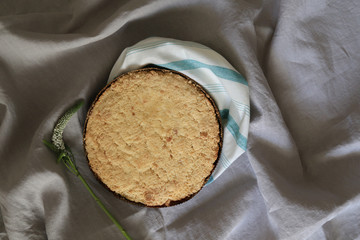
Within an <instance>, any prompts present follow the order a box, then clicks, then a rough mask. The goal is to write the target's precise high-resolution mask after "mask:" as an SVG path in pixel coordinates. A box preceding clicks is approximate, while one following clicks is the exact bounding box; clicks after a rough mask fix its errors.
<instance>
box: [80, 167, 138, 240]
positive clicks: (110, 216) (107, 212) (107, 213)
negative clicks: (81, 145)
mask: <svg viewBox="0 0 360 240" xmlns="http://www.w3.org/2000/svg"><path fill="white" fill-rule="evenodd" d="M77 176H78V178H79V179H80V180H81V182H82V183H83V184H84V186H85V187H86V189H87V190H88V191H89V193H90V194H91V196H92V197H93V198H94V200H95V201H96V202H97V204H98V205H99V206H100V207H101V209H102V210H103V211H104V212H105V213H106V215H107V216H108V217H109V218H110V219H111V220H112V221H113V223H114V224H115V225H116V226H117V228H118V229H119V230H120V231H121V233H122V234H123V235H124V236H125V238H126V239H127V240H131V237H130V236H129V235H128V234H127V232H126V231H125V230H124V229H123V227H122V226H121V225H120V224H119V222H118V221H117V220H116V219H115V217H114V216H113V215H111V213H110V212H109V210H107V208H106V207H105V205H104V204H103V203H102V202H101V200H100V199H99V198H98V197H97V196H96V195H95V193H94V192H93V190H92V189H91V188H90V186H89V184H88V183H87V182H86V181H85V179H84V178H83V176H81V174H80V173H79V172H78V174H77Z"/></svg>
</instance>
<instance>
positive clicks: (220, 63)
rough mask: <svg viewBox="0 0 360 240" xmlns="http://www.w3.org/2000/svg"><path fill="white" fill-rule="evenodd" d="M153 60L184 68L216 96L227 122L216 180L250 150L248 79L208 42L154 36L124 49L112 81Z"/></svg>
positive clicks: (223, 118)
mask: <svg viewBox="0 0 360 240" xmlns="http://www.w3.org/2000/svg"><path fill="white" fill-rule="evenodd" d="M149 64H155V65H158V66H160V67H165V68H168V69H172V70H176V71H179V72H182V73H183V74H185V75H187V76H189V77H190V78H192V79H193V80H195V81H197V82H198V83H199V84H200V85H202V86H203V87H204V88H205V89H206V91H207V92H208V93H209V94H210V95H211V96H212V97H213V99H214V100H215V102H216V104H217V106H218V108H219V110H220V115H221V118H222V123H223V126H224V142H223V149H222V153H221V156H220V159H219V163H218V165H217V167H216V168H215V170H214V172H213V174H212V176H211V177H210V179H209V181H208V183H210V182H212V181H214V180H215V179H216V178H218V177H219V176H220V175H221V174H222V173H223V172H224V171H225V169H227V168H228V167H229V166H230V164H231V163H232V162H234V161H235V160H236V159H237V158H239V156H240V155H241V154H243V153H244V152H245V150H246V144H247V136H248V129H249V121H250V107H249V88H248V84H247V82H246V80H245V79H244V77H243V76H242V75H241V74H240V73H238V72H237V71H236V70H235V68H234V67H232V66H231V65H230V63H229V62H227V61H226V60H225V59H224V58H223V57H222V56H221V55H220V54H218V53H216V52H215V51H213V50H212V49H210V48H208V47H206V46H204V45H201V44H198V43H194V42H188V41H179V40H175V39H169V38H160V37H151V38H147V39H145V40H143V41H140V42H138V43H137V44H135V45H133V46H131V47H128V48H126V49H125V50H124V51H123V52H122V53H121V55H120V57H119V58H118V60H117V61H116V63H115V65H114V67H113V69H112V70H111V73H110V77H109V81H112V80H113V79H114V78H115V77H117V76H118V75H120V74H122V73H125V72H128V71H131V70H135V69H138V68H141V67H144V66H146V65H149Z"/></svg>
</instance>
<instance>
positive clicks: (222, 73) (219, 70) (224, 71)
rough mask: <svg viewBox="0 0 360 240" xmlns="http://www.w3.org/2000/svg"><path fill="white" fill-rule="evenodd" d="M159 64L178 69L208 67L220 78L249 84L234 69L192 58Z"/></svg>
mask: <svg viewBox="0 0 360 240" xmlns="http://www.w3.org/2000/svg"><path fill="white" fill-rule="evenodd" d="M158 65H159V66H160V67H164V68H169V69H172V70H176V71H183V70H191V69H197V68H207V69H209V70H211V71H212V72H213V73H214V74H215V75H216V76H218V77H220V78H223V79H226V80H230V81H233V82H237V83H241V84H244V85H246V86H247V85H248V83H247V82H246V80H245V78H244V77H243V76H242V75H241V74H240V73H238V72H236V71H234V70H232V69H229V68H224V67H220V66H215V65H209V64H205V63H202V62H199V61H196V60H192V59H186V60H180V61H175V62H170V63H165V64H158Z"/></svg>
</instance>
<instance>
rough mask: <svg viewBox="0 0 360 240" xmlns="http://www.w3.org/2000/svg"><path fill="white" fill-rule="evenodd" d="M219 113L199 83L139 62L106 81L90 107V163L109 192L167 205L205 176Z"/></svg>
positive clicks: (216, 146)
mask: <svg viewBox="0 0 360 240" xmlns="http://www.w3.org/2000/svg"><path fill="white" fill-rule="evenodd" d="M222 134H223V133H222V128H221V119H220V115H219V111H218V109H217V107H216V105H215V103H214V101H213V100H212V98H211V97H210V96H209V95H208V94H207V93H206V92H205V91H204V89H203V88H202V87H201V86H200V85H199V84H197V83H196V82H195V81H193V80H191V79H190V78H188V77H187V76H185V75H183V74H181V73H179V72H175V71H172V70H167V69H160V68H143V69H139V70H135V71H131V72H128V73H125V74H123V75H121V76H119V77H117V78H116V79H115V80H114V81H112V82H111V83H109V84H108V85H107V86H106V87H105V88H104V89H103V90H102V91H101V92H100V93H99V94H98V96H97V98H96V99H95V101H94V103H93V104H92V106H91V108H90V110H89V111H88V115H87V119H86V122H85V129H84V147H85V151H86V154H87V158H88V161H89V166H90V169H91V170H92V171H93V172H94V174H95V176H96V177H97V178H98V179H99V180H100V181H101V182H102V183H103V184H104V185H105V186H106V187H107V188H108V189H109V190H111V191H112V192H113V193H115V194H116V195H118V196H121V197H123V198H125V199H127V200H129V201H131V202H135V203H140V204H143V205H146V206H150V207H165V206H171V205H175V204H178V203H181V202H184V201H186V200H188V199H190V198H191V197H192V196H194V195H195V194H196V193H197V192H199V191H200V189H201V188H202V187H203V186H204V184H205V183H206V182H207V180H208V178H209V177H210V175H211V173H212V171H213V170H214V168H215V166H216V163H217V161H218V158H219V155H220V151H221V145H222Z"/></svg>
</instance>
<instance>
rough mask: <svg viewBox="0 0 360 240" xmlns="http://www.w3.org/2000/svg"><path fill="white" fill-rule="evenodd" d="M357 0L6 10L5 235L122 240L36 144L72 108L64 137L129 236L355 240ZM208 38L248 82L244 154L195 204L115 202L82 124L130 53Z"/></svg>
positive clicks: (63, 0) (0, 129)
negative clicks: (139, 46)
mask: <svg viewBox="0 0 360 240" xmlns="http://www.w3.org/2000/svg"><path fill="white" fill-rule="evenodd" d="M359 5H360V3H359V2H358V1H342V0H318V1H312V0H301V1H299V0H287V1H280V0H269V1H265V0H264V1H260V0H254V1H245V0H236V1H235V0H233V1H230V0H225V1H201V0H192V1H180V0H179V1H177V0H174V1H164V0H161V1H160V0H158V1H100V0H87V1H84V0H83V1H81V0H74V1H69V0H58V1H42V0H35V1H24V0H15V1H12V0H3V1H1V2H0V124H1V125H0V211H1V214H0V239H11V240H12V239H80V240H81V239H84V240H85V239H86V240H91V239H121V237H122V236H121V235H120V233H119V231H118V230H117V228H116V227H115V226H114V225H113V224H112V222H111V221H110V220H109V219H108V218H107V216H106V215H105V214H104V213H103V212H102V211H101V210H100V208H99V207H98V206H97V205H96V203H95V202H94V201H93V200H92V198H91V197H90V195H89V194H88V193H87V192H86V190H85V188H84V187H83V186H82V184H81V183H80V182H79V181H78V179H76V177H75V176H73V175H71V173H69V172H68V171H67V170H66V169H65V168H64V167H63V166H61V165H57V164H56V163H55V159H54V156H53V154H52V153H51V152H50V151H49V150H48V149H46V148H45V147H44V146H43V144H42V142H41V141H42V139H43V138H44V137H47V138H49V137H50V132H51V130H52V128H53V127H54V124H55V122H56V120H57V119H58V117H59V116H60V115H61V114H62V113H63V112H64V111H65V110H66V109H67V108H69V107H70V106H71V105H72V104H73V103H74V102H75V101H76V100H78V99H84V100H85V101H86V106H85V107H83V108H82V109H81V111H79V112H78V114H77V115H76V116H74V117H73V118H72V120H71V121H70V123H69V125H68V127H67V129H66V130H65V141H66V142H67V144H68V145H70V146H71V147H72V150H73V152H74V154H75V157H76V159H77V165H78V167H79V170H80V171H81V172H82V173H83V175H84V176H85V178H86V179H87V180H88V181H89V183H90V185H91V186H92V187H93V188H94V190H95V192H96V193H97V194H99V195H100V196H101V199H102V200H103V201H104V203H105V204H106V205H107V206H108V208H109V209H110V211H111V212H112V213H113V214H114V215H115V216H116V218H117V219H118V220H119V221H120V223H121V224H122V225H123V226H124V227H125V229H126V230H127V231H128V233H129V234H130V235H131V236H132V237H133V238H134V239H181V240H182V239H236V240H237V239H357V238H359V236H360V195H359V193H360V184H359V180H360V162H359V160H360V159H359V157H360V143H359V142H360V130H359V129H360V128H359V126H360V108H359V103H360V94H359V92H360V81H359V76H360V68H359V63H360V37H359V36H360V28H359V25H360V6H359ZM150 36H159V37H170V38H175V39H180V40H187V41H194V42H199V43H201V44H204V45H206V46H208V47H210V48H212V49H214V50H215V51H217V52H218V53H220V54H221V55H222V56H224V57H225V58H226V59H227V60H228V61H229V62H230V64H231V65H232V66H234V68H235V69H237V70H238V71H239V72H240V73H241V74H242V75H243V76H244V77H245V78H246V80H247V81H248V83H249V89H250V102H251V114H250V115H251V118H250V128H249V136H248V150H247V152H246V153H245V154H243V155H242V156H241V157H240V158H239V159H237V160H236V161H235V162H234V163H233V164H232V165H231V167H230V168H228V169H227V170H226V172H225V173H224V174H222V175H221V176H220V177H219V178H218V179H217V180H216V181H215V182H213V183H212V184H210V185H208V186H207V187H206V188H204V189H203V190H202V191H201V192H200V193H199V194H198V195H197V196H196V197H195V198H193V199H192V200H190V201H188V202H186V203H183V204H181V205H178V206H174V207H170V208H164V209H152V208H144V207H138V206H134V205H131V204H129V203H126V202H123V201H120V200H118V199H116V198H115V197H114V196H113V195H112V194H111V193H109V192H108V191H107V190H106V189H103V188H102V186H101V185H100V184H99V183H98V182H97V181H96V180H95V179H94V177H93V176H92V174H91V173H90V171H89V169H88V167H87V165H86V160H85V158H84V152H83V146H82V127H83V123H84V118H85V113H86V110H87V107H89V105H90V103H91V101H92V100H93V99H94V97H95V95H96V93H97V92H98V91H99V90H100V89H101V88H102V87H103V86H104V84H106V81H107V79H108V77H109V73H110V71H111V68H112V67H113V65H114V63H115V61H116V59H117V58H118V56H119V55H120V53H121V52H122V51H123V49H124V48H125V47H128V46H130V45H133V44H134V43H136V42H138V41H140V40H142V39H145V38H147V37H150Z"/></svg>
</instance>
